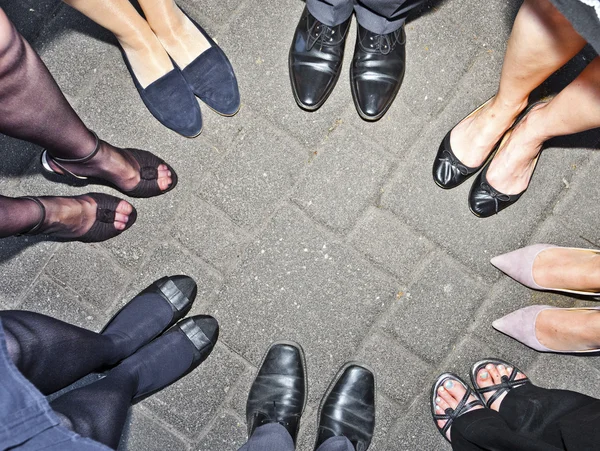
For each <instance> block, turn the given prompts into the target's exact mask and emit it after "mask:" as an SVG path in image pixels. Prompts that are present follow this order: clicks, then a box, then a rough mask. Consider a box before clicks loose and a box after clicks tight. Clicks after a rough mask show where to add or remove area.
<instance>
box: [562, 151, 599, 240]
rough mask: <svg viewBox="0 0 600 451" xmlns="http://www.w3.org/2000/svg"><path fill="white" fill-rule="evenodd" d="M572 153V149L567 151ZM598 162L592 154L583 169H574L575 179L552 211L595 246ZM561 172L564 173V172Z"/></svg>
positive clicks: (596, 238)
mask: <svg viewBox="0 0 600 451" xmlns="http://www.w3.org/2000/svg"><path fill="white" fill-rule="evenodd" d="M572 151H573V149H570V150H569V152H572ZM587 152H589V150H588V151H587ZM599 162H600V156H598V155H596V154H594V155H593V157H592V158H591V160H590V161H589V162H588V163H587V164H586V165H585V167H584V168H580V167H577V168H576V169H575V171H576V173H577V177H576V178H574V179H573V182H572V183H571V184H570V185H569V188H568V189H567V190H566V195H565V196H564V197H563V198H562V199H560V200H559V202H558V203H557V205H556V208H555V209H554V214H555V215H557V216H558V217H559V218H560V219H561V221H563V222H566V223H567V224H569V225H570V227H571V228H572V230H573V231H574V232H575V233H577V235H579V236H581V237H583V238H584V239H586V240H587V241H588V242H591V243H594V245H596V246H600V231H599V230H598V215H597V211H596V208H595V206H596V205H598V202H599V201H600V187H599V186H598V184H597V183H596V182H595V176H596V169H597V167H598V163H599ZM571 168H572V166H571ZM561 172H563V173H564V172H566V170H563V171H561Z"/></svg>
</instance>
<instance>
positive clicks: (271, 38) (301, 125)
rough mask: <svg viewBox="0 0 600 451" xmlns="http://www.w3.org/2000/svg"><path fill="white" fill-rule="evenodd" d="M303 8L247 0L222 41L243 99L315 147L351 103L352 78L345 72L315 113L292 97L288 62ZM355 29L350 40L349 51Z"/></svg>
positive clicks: (293, 0) (288, 1) (292, 1)
mask: <svg viewBox="0 0 600 451" xmlns="http://www.w3.org/2000/svg"><path fill="white" fill-rule="evenodd" d="M303 8H304V5H303V3H302V2H299V1H297V0H284V1H280V2H278V3H277V8H256V6H255V4H254V3H252V2H247V3H246V4H245V5H244V7H243V9H241V10H240V11H239V12H238V14H237V15H236V17H235V18H234V20H233V21H232V22H231V23H230V24H229V26H228V28H227V29H225V30H224V31H223V33H222V35H221V36H220V42H221V43H222V44H223V47H224V48H225V49H227V54H228V56H229V58H230V59H231V60H232V61H233V62H234V63H233V65H234V66H235V69H236V74H237V78H238V81H239V85H240V93H241V96H242V103H243V104H245V105H248V106H249V107H250V108H252V109H253V110H256V111H258V112H260V113H261V114H263V115H265V116H266V117H267V118H269V120H271V121H272V122H274V123H276V124H279V125H280V126H282V127H284V128H285V129H286V130H288V131H289V132H291V133H293V134H294V136H295V137H296V138H297V139H298V140H299V141H300V142H301V143H303V144H307V145H309V146H315V145H317V144H318V143H320V142H321V141H323V140H324V139H325V138H326V136H327V135H328V133H329V132H328V130H329V128H330V127H332V126H333V125H334V124H335V123H336V120H337V119H339V118H340V117H341V114H342V112H343V111H344V109H345V107H346V105H350V103H351V97H350V87H349V82H348V80H347V79H348V77H347V76H342V77H340V80H339V82H338V86H336V88H335V89H334V91H333V93H332V94H331V96H330V97H329V99H328V100H327V102H326V103H325V105H323V107H321V108H320V109H319V110H317V111H316V112H312V113H308V112H306V111H303V110H301V109H300V108H299V107H298V106H297V104H296V102H295V101H294V97H293V95H292V88H291V86H290V80H289V75H288V69H287V60H288V51H289V46H290V44H291V43H292V38H293V36H294V31H295V29H296V25H297V23H298V20H299V19H300V15H301V14H302V9H303ZM282 11H285V14H282ZM266 24H268V25H266ZM248 30H252V33H248V32H247V31H248ZM353 30H354V28H352V29H351V31H350V34H349V36H350V39H348V42H347V46H348V47H347V49H348V51H349V52H350V54H351V49H352V48H353V47H352V46H353V45H354V38H353V37H354V36H355V34H354V31H353ZM349 61H350V58H346V64H345V65H344V67H343V68H342V73H343V74H347V73H348V72H347V71H348V68H349V66H348V63H349Z"/></svg>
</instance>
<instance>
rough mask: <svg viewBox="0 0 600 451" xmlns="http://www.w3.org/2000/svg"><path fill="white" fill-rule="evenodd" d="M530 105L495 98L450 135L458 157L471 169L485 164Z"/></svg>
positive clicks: (453, 148) (460, 124) (467, 118)
mask: <svg viewBox="0 0 600 451" xmlns="http://www.w3.org/2000/svg"><path fill="white" fill-rule="evenodd" d="M526 105H527V100H524V101H522V102H517V103H516V104H513V105H506V104H503V102H502V101H500V100H498V98H497V97H494V98H493V99H492V100H490V101H489V102H488V103H487V104H485V105H483V106H482V107H481V109H480V110H478V111H476V112H475V113H474V114H472V115H469V116H467V117H466V118H465V119H464V120H462V121H461V122H460V123H459V124H458V125H456V127H454V129H453V130H452V133H451V134H450V144H451V146H452V150H453V152H454V155H455V156H456V157H457V158H458V159H459V160H460V162H461V163H462V164H464V165H465V166H468V167H471V168H474V167H478V166H480V165H481V164H483V162H484V161H485V160H486V159H487V157H488V156H489V154H490V153H491V152H492V150H494V146H495V145H496V143H497V142H498V141H499V140H500V138H502V136H503V135H504V133H506V131H507V130H508V129H509V128H510V126H511V125H512V124H513V122H514V121H515V119H516V118H517V116H518V114H519V113H520V112H521V111H522V110H523V109H524V108H525V106H526Z"/></svg>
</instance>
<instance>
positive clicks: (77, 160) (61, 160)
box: [46, 129, 100, 180]
mask: <svg viewBox="0 0 600 451" xmlns="http://www.w3.org/2000/svg"><path fill="white" fill-rule="evenodd" d="M88 130H89V129H88ZM89 131H90V133H91V134H92V135H94V138H95V139H96V146H95V147H94V150H93V151H92V152H91V153H90V154H88V155H86V156H85V157H82V158H59V157H54V156H52V155H50V153H49V152H48V151H47V150H46V154H47V155H48V158H49V159H50V160H52V162H53V163H54V164H55V165H56V166H58V167H59V168H60V169H61V170H63V171H65V172H66V173H67V174H69V175H71V176H72V177H75V178H78V179H82V180H85V179H87V177H82V176H80V175H77V174H73V172H71V171H70V170H68V169H67V168H65V167H64V166H63V165H62V164H61V163H85V162H87V161H90V160H91V159H92V158H94V157H95V156H96V154H97V153H98V151H99V150H100V139H99V138H98V135H97V134H96V132H94V131H93V130H89Z"/></svg>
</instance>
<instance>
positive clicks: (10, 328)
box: [0, 310, 129, 395]
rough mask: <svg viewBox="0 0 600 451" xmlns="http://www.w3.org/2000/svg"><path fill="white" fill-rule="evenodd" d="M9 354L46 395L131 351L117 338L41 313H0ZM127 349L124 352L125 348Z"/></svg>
mask: <svg viewBox="0 0 600 451" xmlns="http://www.w3.org/2000/svg"><path fill="white" fill-rule="evenodd" d="M0 320H1V321H2V325H3V326H4V331H5V333H6V339H7V340H6V341H7V347H8V352H9V355H10V356H11V358H12V359H13V361H14V363H15V365H16V366H17V368H18V369H19V371H21V373H22V374H23V375H24V376H25V377H26V378H27V379H29V381H30V382H31V383H32V384H33V385H35V386H36V387H37V388H38V389H39V390H40V391H41V392H42V393H44V394H45V395H48V394H50V393H54V392H56V391H58V390H60V389H62V388H64V387H66V386H68V385H69V384H71V383H73V382H75V381H76V380H78V379H80V378H82V377H84V376H86V375H88V374H89V373H91V372H93V371H96V370H98V369H100V368H102V367H105V366H107V365H110V364H114V363H117V362H118V361H119V360H121V359H122V358H124V357H126V356H127V355H128V352H129V350H128V349H125V348H124V347H123V346H120V345H117V344H116V343H118V339H117V337H114V336H109V335H100V334H98V333H96V332H92V331H90V330H87V329H82V328H81V327H77V326H74V325H72V324H68V323H65V322H63V321H60V320H57V319H54V318H50V317H49V316H45V315H41V314H39V313H33V312H24V311H15V310H7V311H3V312H0ZM122 348H123V349H122Z"/></svg>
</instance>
